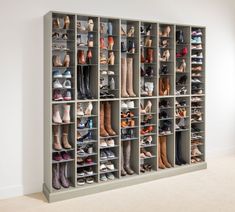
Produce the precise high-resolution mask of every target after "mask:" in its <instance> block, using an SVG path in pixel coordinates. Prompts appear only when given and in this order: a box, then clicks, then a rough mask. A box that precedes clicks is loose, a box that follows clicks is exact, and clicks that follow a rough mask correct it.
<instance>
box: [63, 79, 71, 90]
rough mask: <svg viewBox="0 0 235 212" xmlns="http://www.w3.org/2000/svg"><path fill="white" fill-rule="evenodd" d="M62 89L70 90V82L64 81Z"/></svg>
mask: <svg viewBox="0 0 235 212" xmlns="http://www.w3.org/2000/svg"><path fill="white" fill-rule="evenodd" d="M63 87H64V88H66V89H70V88H71V81H70V80H65V81H64V83H63Z"/></svg>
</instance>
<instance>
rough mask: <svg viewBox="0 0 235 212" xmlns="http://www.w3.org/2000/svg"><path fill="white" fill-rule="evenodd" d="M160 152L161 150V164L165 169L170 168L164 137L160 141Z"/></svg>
mask: <svg viewBox="0 0 235 212" xmlns="http://www.w3.org/2000/svg"><path fill="white" fill-rule="evenodd" d="M160 146H161V148H160V150H161V158H162V162H163V164H164V165H165V166H166V167H167V168H171V167H172V166H171V164H170V163H169V162H168V159H167V150H166V136H162V137H161V139H160Z"/></svg>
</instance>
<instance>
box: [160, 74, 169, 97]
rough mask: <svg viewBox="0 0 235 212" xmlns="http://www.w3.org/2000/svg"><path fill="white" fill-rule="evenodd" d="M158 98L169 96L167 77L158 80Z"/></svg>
mask: <svg viewBox="0 0 235 212" xmlns="http://www.w3.org/2000/svg"><path fill="white" fill-rule="evenodd" d="M159 94H160V96H166V95H170V79H169V77H161V78H160V79H159Z"/></svg>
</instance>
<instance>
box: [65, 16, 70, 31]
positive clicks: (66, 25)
mask: <svg viewBox="0 0 235 212" xmlns="http://www.w3.org/2000/svg"><path fill="white" fill-rule="evenodd" d="M69 25H70V19H69V16H67V15H66V16H65V17H64V29H69Z"/></svg>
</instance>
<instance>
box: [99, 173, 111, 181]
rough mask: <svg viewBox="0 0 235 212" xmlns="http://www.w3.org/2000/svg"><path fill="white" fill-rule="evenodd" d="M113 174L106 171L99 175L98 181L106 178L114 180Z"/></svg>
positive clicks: (106, 179)
mask: <svg viewBox="0 0 235 212" xmlns="http://www.w3.org/2000/svg"><path fill="white" fill-rule="evenodd" d="M114 179H115V176H114V175H113V173H111V172H110V173H106V174H101V175H100V181H104V182H106V181H108V180H114Z"/></svg>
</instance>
